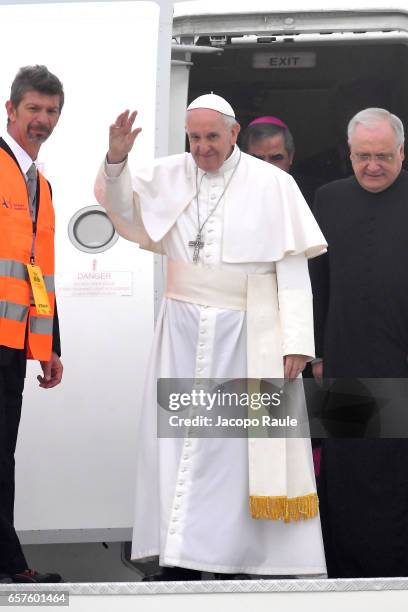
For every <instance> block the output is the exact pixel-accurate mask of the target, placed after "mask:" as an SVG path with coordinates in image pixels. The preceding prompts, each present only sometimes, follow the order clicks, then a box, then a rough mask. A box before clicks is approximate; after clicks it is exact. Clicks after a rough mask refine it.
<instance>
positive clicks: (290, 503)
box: [165, 260, 318, 522]
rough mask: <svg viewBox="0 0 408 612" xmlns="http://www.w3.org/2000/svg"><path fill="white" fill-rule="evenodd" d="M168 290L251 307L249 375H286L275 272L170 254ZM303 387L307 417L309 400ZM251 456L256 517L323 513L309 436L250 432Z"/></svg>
mask: <svg viewBox="0 0 408 612" xmlns="http://www.w3.org/2000/svg"><path fill="white" fill-rule="evenodd" d="M165 295H166V297H168V298H172V299H175V300H181V301H184V302H190V303H193V304H200V305H203V306H213V307H215V308H222V309H230V310H242V311H246V312H247V377H248V378H249V379H262V378H275V379H276V378H278V379H279V378H280V379H282V378H283V375H284V374H283V354H282V332H281V323H280V313H279V304H278V291H277V282H276V275H275V274H244V273H240V272H230V271H226V270H223V269H221V268H205V267H200V266H197V265H194V264H189V263H184V262H174V261H171V260H169V261H168V269H167V288H166V292H165ZM297 389H299V390H300V388H299V387H297ZM301 391H302V394H301V397H300V398H299V401H300V405H301V409H302V411H303V418H304V417H305V415H306V406H305V401H304V395H303V390H301ZM248 462H249V492H250V510H251V514H252V517H253V518H256V519H272V520H278V519H282V520H284V521H286V522H288V521H291V520H301V519H308V518H313V517H314V516H316V515H317V514H318V498H317V494H316V482H315V477H314V471H313V459H312V450H311V444H310V439H309V438H249V439H248Z"/></svg>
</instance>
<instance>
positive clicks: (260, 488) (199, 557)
mask: <svg viewBox="0 0 408 612" xmlns="http://www.w3.org/2000/svg"><path fill="white" fill-rule="evenodd" d="M135 118H136V112H133V113H129V111H126V112H124V113H122V114H121V115H119V116H118V118H117V119H116V121H115V123H114V124H113V125H112V126H111V127H110V135H109V151H108V154H107V157H106V159H105V161H104V163H103V164H102V167H101V169H100V172H99V174H98V177H97V180H96V186H95V193H96V197H97V199H98V201H99V202H100V204H102V206H104V207H105V209H106V210H107V212H108V214H109V217H110V218H111V220H112V221H113V223H114V225H115V227H116V229H117V230H118V232H119V233H120V234H121V235H122V236H124V237H125V238H127V239H129V240H132V241H135V242H138V243H139V244H140V246H141V247H142V248H146V249H150V250H152V251H155V252H158V253H162V254H164V255H166V256H167V263H168V274H167V287H166V291H165V297H164V300H163V304H162V308H161V311H160V315H159V317H158V321H157V326H156V332H155V338H154V343H153V348H152V352H151V356H150V362H149V367H148V372H147V376H146V385H145V389H144V398H143V402H142V405H143V407H142V414H141V418H140V421H139V429H138V431H137V432H136V436H137V449H138V450H137V452H138V462H137V475H136V509H135V523H134V531H133V546H132V558H134V559H143V558H149V557H152V556H159V563H160V565H161V566H162V567H164V568H165V570H164V574H162V579H166V578H176V579H177V578H189V577H193V574H194V572H193V571H192V570H200V571H207V572H215V573H225V574H237V573H247V574H260V575H262V574H267V575H293V574H296V575H299V574H322V573H325V571H326V566H325V559H324V552H323V544H322V537H321V529H320V518H319V514H318V502H317V496H316V487H315V480H314V474H313V463H312V454H311V447H310V440H308V439H287V440H285V439H270V438H263V439H248V438H238V437H237V438H231V437H229V438H194V437H189V436H188V435H187V437H185V438H161V439H158V437H157V409H156V405H157V390H156V381H157V379H158V378H190V379H194V380H199V379H201V378H207V379H208V378H224V379H225V378H231V379H233V378H236V379H242V378H246V377H252V378H261V377H269V378H279V377H280V378H283V377H285V378H288V379H292V378H296V377H298V376H301V372H302V370H303V368H304V366H305V363H306V362H307V361H308V360H310V359H312V357H313V356H314V341H313V324H312V293H311V288H310V281H309V275H308V266H307V258H308V257H314V256H317V255H320V254H321V253H323V252H325V250H326V246H327V245H326V242H325V239H324V237H323V235H322V234H321V232H320V230H319V228H318V226H317V224H316V222H315V220H314V218H313V216H312V214H311V213H310V211H309V207H308V205H307V204H306V202H305V200H304V199H303V197H302V195H301V193H300V191H299V189H298V187H297V185H296V183H295V182H294V180H293V179H292V178H291V176H290V175H289V174H287V173H286V172H283V171H282V170H280V169H279V168H276V167H275V166H273V165H271V164H268V163H265V162H263V161H260V160H258V159H255V158H254V157H251V156H249V155H246V154H245V153H242V152H241V151H240V149H239V148H238V146H237V145H236V140H237V136H238V133H239V130H240V126H239V124H238V123H237V122H236V120H235V114H234V111H233V109H232V108H231V106H230V105H229V104H228V102H227V101H226V100H224V99H223V98H221V97H219V96H217V95H214V94H207V95H204V96H200V97H199V98H197V99H196V100H194V101H193V102H192V103H191V104H190V106H189V107H188V109H187V116H186V132H187V136H188V139H189V142H190V150H191V153H182V154H180V155H172V156H169V157H165V158H161V159H157V160H155V161H154V162H153V163H152V164H151V165H150V166H148V167H145V168H141V169H139V171H138V172H136V174H135V175H134V176H133V178H132V177H131V175H130V171H129V168H128V163H127V155H128V153H129V151H130V150H131V149H132V146H133V143H134V141H135V138H136V137H137V135H138V133H139V132H140V128H136V129H134V128H133V124H134V121H135ZM171 568H172V569H171ZM178 568H184V570H178Z"/></svg>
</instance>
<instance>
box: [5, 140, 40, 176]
mask: <svg viewBox="0 0 408 612" xmlns="http://www.w3.org/2000/svg"><path fill="white" fill-rule="evenodd" d="M3 140H4V142H6V143H7V144H8V146H9V147H10V149H11V150H12V152H13V155H14V157H15V158H16V160H17V162H18V165H19V166H20V168H21V170H22V172H23V173H24V174H27V171H28V169H29V167H30V166H31V164H32V163H33V160H32V159H31V157H30V156H29V154H28V153H27V151H25V150H24V149H23V148H22V147H20V145H19V144H18V142H16V141H15V140H14V138H13V137H12V136H10V134H9V133H8V132H5V133H4V134H3ZM34 162H35V160H34Z"/></svg>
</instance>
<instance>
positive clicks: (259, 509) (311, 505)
mask: <svg viewBox="0 0 408 612" xmlns="http://www.w3.org/2000/svg"><path fill="white" fill-rule="evenodd" d="M249 507H250V510H251V515H252V518H254V519H270V520H272V521H279V520H283V521H285V523H290V521H303V520H307V519H310V518H313V517H315V516H317V515H318V513H319V499H318V497H317V494H316V493H310V494H309V495H302V496H300V497H290V498H288V497H286V496H281V497H269V496H266V495H251V496H250V498H249Z"/></svg>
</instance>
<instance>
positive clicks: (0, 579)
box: [0, 573, 13, 584]
mask: <svg viewBox="0 0 408 612" xmlns="http://www.w3.org/2000/svg"><path fill="white" fill-rule="evenodd" d="M12 582H13V581H12V579H11V577H10V576H9V575H8V574H2V573H0V584H10V583H12Z"/></svg>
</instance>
